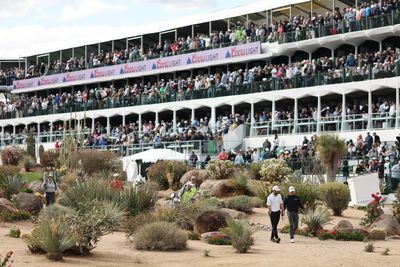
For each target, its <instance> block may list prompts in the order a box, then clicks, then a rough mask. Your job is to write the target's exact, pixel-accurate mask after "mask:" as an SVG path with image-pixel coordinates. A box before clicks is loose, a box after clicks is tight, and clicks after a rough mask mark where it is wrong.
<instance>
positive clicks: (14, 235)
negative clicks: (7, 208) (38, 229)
mask: <svg viewBox="0 0 400 267" xmlns="http://www.w3.org/2000/svg"><path fill="white" fill-rule="evenodd" d="M8 236H9V237H12V238H20V236H21V230H20V229H19V228H18V227H15V226H14V227H13V228H11V229H10V231H9V232H8Z"/></svg>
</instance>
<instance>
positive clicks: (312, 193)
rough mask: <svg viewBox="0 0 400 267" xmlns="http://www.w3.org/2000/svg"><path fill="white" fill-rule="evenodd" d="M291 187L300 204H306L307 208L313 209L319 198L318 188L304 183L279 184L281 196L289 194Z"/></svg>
mask: <svg viewBox="0 0 400 267" xmlns="http://www.w3.org/2000/svg"><path fill="white" fill-rule="evenodd" d="M290 186H293V187H294V188H295V189H296V195H298V196H299V197H300V199H301V202H302V204H303V205H304V204H305V203H308V206H309V207H313V206H315V205H316V204H317V201H318V199H319V198H320V190H319V187H318V186H316V185H312V184H306V183H287V184H281V192H282V195H287V194H288V193H289V191H288V190H289V187H290Z"/></svg>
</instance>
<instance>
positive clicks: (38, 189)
mask: <svg viewBox="0 0 400 267" xmlns="http://www.w3.org/2000/svg"><path fill="white" fill-rule="evenodd" d="M29 189H30V190H32V192H33V193H40V194H43V193H44V190H43V188H42V181H35V182H32V183H30V184H29Z"/></svg>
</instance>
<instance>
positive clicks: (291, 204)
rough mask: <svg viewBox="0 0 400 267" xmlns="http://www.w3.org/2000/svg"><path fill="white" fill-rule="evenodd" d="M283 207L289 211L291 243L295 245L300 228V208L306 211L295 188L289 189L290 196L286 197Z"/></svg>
mask: <svg viewBox="0 0 400 267" xmlns="http://www.w3.org/2000/svg"><path fill="white" fill-rule="evenodd" d="M283 207H284V209H285V210H286V209H287V214H288V219H289V224H290V243H294V234H295V232H296V230H297V228H298V227H299V208H300V209H304V206H303V204H302V203H301V200H300V197H299V196H298V195H296V190H295V188H294V187H293V186H291V187H289V195H288V196H286V197H285V200H284V202H283Z"/></svg>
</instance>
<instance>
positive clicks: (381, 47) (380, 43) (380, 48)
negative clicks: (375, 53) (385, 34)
mask: <svg viewBox="0 0 400 267" xmlns="http://www.w3.org/2000/svg"><path fill="white" fill-rule="evenodd" d="M382 49H383V43H382V41H379V52H382Z"/></svg>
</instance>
